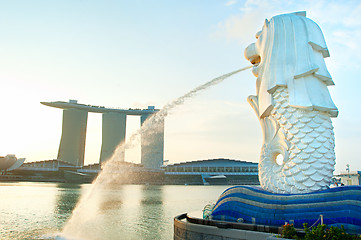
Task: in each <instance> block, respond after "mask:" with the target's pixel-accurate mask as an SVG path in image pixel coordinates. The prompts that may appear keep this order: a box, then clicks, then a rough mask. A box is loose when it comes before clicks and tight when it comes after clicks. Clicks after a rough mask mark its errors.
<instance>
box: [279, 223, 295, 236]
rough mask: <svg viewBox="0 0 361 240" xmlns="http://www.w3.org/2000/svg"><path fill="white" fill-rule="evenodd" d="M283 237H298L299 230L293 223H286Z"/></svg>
mask: <svg viewBox="0 0 361 240" xmlns="http://www.w3.org/2000/svg"><path fill="white" fill-rule="evenodd" d="M281 237H282V238H289V239H297V231H296V229H295V227H294V226H293V224H288V223H287V224H285V225H283V226H282V234H281Z"/></svg>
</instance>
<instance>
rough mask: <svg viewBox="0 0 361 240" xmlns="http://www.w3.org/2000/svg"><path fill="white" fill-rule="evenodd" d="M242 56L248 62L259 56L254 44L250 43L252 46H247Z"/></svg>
mask: <svg viewBox="0 0 361 240" xmlns="http://www.w3.org/2000/svg"><path fill="white" fill-rule="evenodd" d="M244 56H245V57H246V59H247V60H249V61H251V60H252V59H254V58H257V57H259V55H258V53H257V51H256V44H255V43H252V44H250V45H248V47H246V49H245V50H244Z"/></svg>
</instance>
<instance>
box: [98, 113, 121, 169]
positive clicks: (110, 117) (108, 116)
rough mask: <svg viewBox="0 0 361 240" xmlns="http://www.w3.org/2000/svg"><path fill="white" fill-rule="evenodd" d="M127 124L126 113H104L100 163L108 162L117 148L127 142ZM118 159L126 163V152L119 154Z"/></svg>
mask: <svg viewBox="0 0 361 240" xmlns="http://www.w3.org/2000/svg"><path fill="white" fill-rule="evenodd" d="M126 122H127V115H126V114H125V113H114V112H109V113H103V123H102V147H101V153H100V160H99V162H100V163H102V162H104V161H106V160H108V159H109V158H110V157H111V156H112V155H113V153H114V151H115V149H116V148H117V146H118V145H119V144H120V143H122V142H124V141H125V133H126ZM117 157H118V158H119V159H120V160H121V161H124V151H123V152H117Z"/></svg>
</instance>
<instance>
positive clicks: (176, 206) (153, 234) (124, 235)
mask: <svg viewBox="0 0 361 240" xmlns="http://www.w3.org/2000/svg"><path fill="white" fill-rule="evenodd" d="M226 188H227V186H156V185H115V186H112V187H111V188H107V189H103V191H101V192H100V193H99V196H97V201H98V204H97V205H96V207H97V209H91V210H92V211H95V214H94V216H92V217H90V218H89V219H87V221H85V222H84V223H83V224H84V225H85V226H82V228H84V229H85V230H84V232H83V233H82V237H83V239H88V240H92V239H152V240H155V239H167V240H168V239H172V238H173V217H174V216H175V215H177V214H180V213H184V212H192V211H200V210H202V208H203V207H204V206H205V205H206V204H208V203H210V202H215V201H216V199H217V198H218V196H219V195H220V194H221V193H222V191H224V190H225V189H226ZM89 189H90V185H89V184H81V185H77V184H56V183H0V239H45V238H47V239H49V236H54V235H55V234H56V233H58V232H60V231H61V229H62V227H63V226H64V224H65V222H66V220H67V219H69V217H70V214H71V211H72V210H73V209H74V206H75V205H76V203H77V202H78V200H79V198H80V196H81V195H82V194H84V193H85V192H86V191H88V190H89ZM89 211H90V210H89Z"/></svg>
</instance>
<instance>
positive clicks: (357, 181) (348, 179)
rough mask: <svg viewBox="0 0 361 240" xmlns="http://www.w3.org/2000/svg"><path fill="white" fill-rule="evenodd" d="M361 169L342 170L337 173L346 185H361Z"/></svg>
mask: <svg viewBox="0 0 361 240" xmlns="http://www.w3.org/2000/svg"><path fill="white" fill-rule="evenodd" d="M360 176H361V171H350V172H341V173H340V174H338V175H336V177H337V178H340V179H341V183H342V184H344V185H361V178H360Z"/></svg>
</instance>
